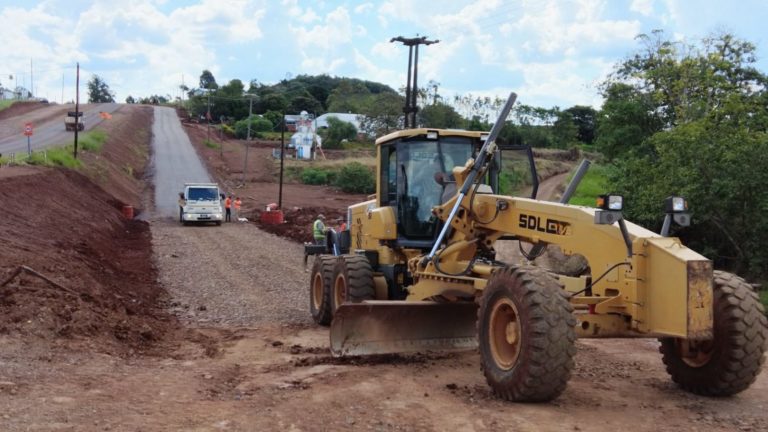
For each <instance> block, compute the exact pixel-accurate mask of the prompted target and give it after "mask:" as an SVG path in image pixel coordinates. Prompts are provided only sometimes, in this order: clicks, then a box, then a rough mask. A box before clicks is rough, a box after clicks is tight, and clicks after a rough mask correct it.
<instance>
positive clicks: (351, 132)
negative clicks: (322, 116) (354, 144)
mask: <svg viewBox="0 0 768 432" xmlns="http://www.w3.org/2000/svg"><path fill="white" fill-rule="evenodd" d="M320 135H321V136H322V137H323V146H324V147H327V148H330V149H333V148H341V142H342V141H344V140H353V139H355V137H357V128H355V125H353V124H352V123H347V122H345V121H343V120H339V119H338V118H336V117H333V116H331V117H328V128H327V129H324V130H320Z"/></svg>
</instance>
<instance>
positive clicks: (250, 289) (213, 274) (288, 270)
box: [152, 220, 311, 327]
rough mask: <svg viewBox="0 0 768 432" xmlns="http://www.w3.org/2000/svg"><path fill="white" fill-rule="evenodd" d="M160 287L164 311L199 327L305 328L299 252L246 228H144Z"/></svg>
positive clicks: (166, 223)
mask: <svg viewBox="0 0 768 432" xmlns="http://www.w3.org/2000/svg"><path fill="white" fill-rule="evenodd" d="M152 243H153V248H154V254H155V257H154V259H155V263H156V265H157V267H158V270H159V274H160V275H161V276H160V283H161V284H162V285H163V286H164V287H165V289H166V290H167V291H168V293H169V295H170V309H171V311H172V312H173V313H174V314H176V315H177V316H178V317H179V318H180V319H181V320H182V321H185V322H188V323H190V324H193V325H202V326H246V327H248V326H257V325H259V324H260V323H265V322H271V323H286V324H309V323H310V322H311V317H310V315H309V294H308V284H309V282H308V281H309V273H307V272H305V271H304V269H303V265H302V259H303V249H302V246H301V245H299V244H297V243H295V242H291V241H288V240H285V239H282V238H280V237H277V236H275V235H273V234H270V233H266V232H264V231H261V230H259V229H258V228H256V227H255V226H254V225H253V224H249V223H225V224H224V225H222V226H220V227H216V226H181V225H179V223H178V222H172V221H170V220H158V221H154V222H153V223H152Z"/></svg>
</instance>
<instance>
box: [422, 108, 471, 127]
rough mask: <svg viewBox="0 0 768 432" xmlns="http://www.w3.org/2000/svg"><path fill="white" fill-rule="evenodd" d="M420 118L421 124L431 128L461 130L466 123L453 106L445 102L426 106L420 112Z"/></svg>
mask: <svg viewBox="0 0 768 432" xmlns="http://www.w3.org/2000/svg"><path fill="white" fill-rule="evenodd" d="M418 116H419V123H420V124H422V125H424V126H425V127H431V128H439V129H448V128H461V127H464V123H465V122H464V119H463V118H462V117H461V116H460V115H459V113H457V112H456V110H455V109H453V107H452V106H450V105H448V104H445V103H443V102H436V103H434V104H432V105H427V106H425V107H424V108H422V109H421V110H420V111H419V113H418Z"/></svg>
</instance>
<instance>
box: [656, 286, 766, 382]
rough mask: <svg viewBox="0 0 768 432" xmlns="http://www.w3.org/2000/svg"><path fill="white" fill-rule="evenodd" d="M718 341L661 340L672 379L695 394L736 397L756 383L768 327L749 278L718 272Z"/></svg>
mask: <svg viewBox="0 0 768 432" xmlns="http://www.w3.org/2000/svg"><path fill="white" fill-rule="evenodd" d="M713 288H714V304H713V310H714V328H713V332H714V338H713V339H711V340H705V341H689V340H685V339H677V338H662V339H659V340H660V342H661V346H660V347H659V351H660V352H661V354H662V360H663V362H664V364H665V365H666V367H667V372H668V373H669V374H670V375H671V376H672V380H673V381H674V382H676V383H677V384H678V385H679V386H680V387H682V388H683V389H685V390H688V391H690V392H691V393H696V394H700V395H704V396H730V395H733V394H736V393H739V392H741V391H743V390H746V389H747V387H749V386H750V384H752V383H753V382H754V381H755V379H756V378H757V375H758V374H759V373H760V368H761V366H762V364H763V362H764V361H765V356H764V352H765V349H766V342H768V324H767V322H768V321H767V320H766V317H765V313H764V310H763V306H762V305H761V304H760V300H759V299H758V297H757V293H755V292H754V290H752V287H750V286H749V284H747V283H746V282H745V281H744V279H742V278H740V277H738V276H736V275H733V274H730V273H726V272H721V271H715V280H714V286H713Z"/></svg>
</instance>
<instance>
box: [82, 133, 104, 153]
mask: <svg viewBox="0 0 768 432" xmlns="http://www.w3.org/2000/svg"><path fill="white" fill-rule="evenodd" d="M106 140H107V133H106V132H104V131H103V130H101V129H95V130H92V131H90V132H85V133H82V134H79V135H78V138H77V143H78V145H79V147H80V148H81V149H83V150H88V151H90V152H99V151H101V147H102V146H104V141H106Z"/></svg>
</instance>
